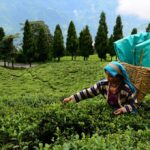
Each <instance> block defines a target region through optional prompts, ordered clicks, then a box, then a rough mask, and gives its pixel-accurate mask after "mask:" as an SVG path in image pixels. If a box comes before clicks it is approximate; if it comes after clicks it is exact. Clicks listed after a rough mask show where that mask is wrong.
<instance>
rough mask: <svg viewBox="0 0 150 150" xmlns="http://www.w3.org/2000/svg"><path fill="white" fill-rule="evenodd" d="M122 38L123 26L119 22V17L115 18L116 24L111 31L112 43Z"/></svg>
mask: <svg viewBox="0 0 150 150" xmlns="http://www.w3.org/2000/svg"><path fill="white" fill-rule="evenodd" d="M122 38H123V25H122V21H121V16H117V18H116V24H115V26H114V30H113V40H114V42H115V41H117V40H119V39H122ZM116 60H117V55H116Z"/></svg>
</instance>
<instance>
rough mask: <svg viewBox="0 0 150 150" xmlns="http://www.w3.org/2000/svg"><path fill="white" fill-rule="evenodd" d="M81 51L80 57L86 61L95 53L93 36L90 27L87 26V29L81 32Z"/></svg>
mask: <svg viewBox="0 0 150 150" xmlns="http://www.w3.org/2000/svg"><path fill="white" fill-rule="evenodd" d="M79 51H80V55H81V56H83V57H84V60H88V57H89V55H90V54H91V52H92V51H93V46H92V36H91V34H90V31H89V27H88V26H85V28H84V29H83V30H82V31H81V32H80V37H79Z"/></svg>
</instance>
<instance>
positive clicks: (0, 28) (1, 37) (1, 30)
mask: <svg viewBox="0 0 150 150" xmlns="http://www.w3.org/2000/svg"><path fill="white" fill-rule="evenodd" d="M4 36H5V32H4V29H3V28H2V27H0V41H1V40H2V39H3V37H4Z"/></svg>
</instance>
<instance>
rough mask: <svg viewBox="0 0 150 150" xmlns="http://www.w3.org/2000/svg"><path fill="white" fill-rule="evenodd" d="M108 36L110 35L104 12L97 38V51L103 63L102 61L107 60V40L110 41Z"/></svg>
mask: <svg viewBox="0 0 150 150" xmlns="http://www.w3.org/2000/svg"><path fill="white" fill-rule="evenodd" d="M107 34H108V27H107V24H106V16H105V13H104V12H102V13H101V16H100V21H99V27H98V31H97V35H96V37H95V49H96V51H97V53H98V57H99V58H100V59H101V61H102V59H105V60H106V53H107V40H108V39H107Z"/></svg>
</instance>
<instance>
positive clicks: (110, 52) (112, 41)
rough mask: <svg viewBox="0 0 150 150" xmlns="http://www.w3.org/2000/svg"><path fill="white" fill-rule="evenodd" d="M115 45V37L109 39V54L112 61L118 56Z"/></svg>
mask: <svg viewBox="0 0 150 150" xmlns="http://www.w3.org/2000/svg"><path fill="white" fill-rule="evenodd" d="M113 43H114V40H113V35H111V36H110V38H109V39H108V53H109V55H110V57H111V61H112V57H113V56H115V55H116V52H115V49H114V45H113Z"/></svg>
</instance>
